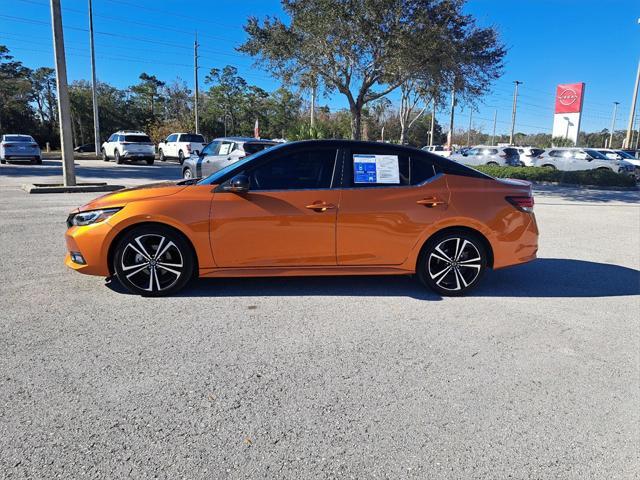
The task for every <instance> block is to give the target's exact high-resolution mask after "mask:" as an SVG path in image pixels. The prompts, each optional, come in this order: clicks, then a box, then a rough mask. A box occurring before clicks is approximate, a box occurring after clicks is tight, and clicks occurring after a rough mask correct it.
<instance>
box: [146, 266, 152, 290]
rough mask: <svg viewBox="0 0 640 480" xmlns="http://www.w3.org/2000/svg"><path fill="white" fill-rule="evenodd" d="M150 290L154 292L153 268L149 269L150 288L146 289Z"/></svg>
mask: <svg viewBox="0 0 640 480" xmlns="http://www.w3.org/2000/svg"><path fill="white" fill-rule="evenodd" d="M146 290H147V291H149V292H153V270H150V271H149V288H147V289H146Z"/></svg>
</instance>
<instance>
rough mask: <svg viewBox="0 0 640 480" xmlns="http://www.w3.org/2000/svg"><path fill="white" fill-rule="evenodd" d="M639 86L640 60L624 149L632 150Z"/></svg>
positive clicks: (639, 61)
mask: <svg viewBox="0 0 640 480" xmlns="http://www.w3.org/2000/svg"><path fill="white" fill-rule="evenodd" d="M639 22H640V20H639ZM638 84H640V60H638V73H636V86H635V87H634V88H633V96H632V97H631V111H630V112H629V125H628V126H627V136H626V138H625V139H624V143H623V144H622V148H631V130H632V129H633V117H634V116H635V114H636V102H637V101H638Z"/></svg>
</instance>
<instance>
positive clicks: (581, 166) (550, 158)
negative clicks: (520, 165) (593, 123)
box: [533, 147, 635, 174]
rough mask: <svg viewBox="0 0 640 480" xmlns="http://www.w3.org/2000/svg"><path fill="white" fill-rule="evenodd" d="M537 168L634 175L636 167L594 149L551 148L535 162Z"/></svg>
mask: <svg viewBox="0 0 640 480" xmlns="http://www.w3.org/2000/svg"><path fill="white" fill-rule="evenodd" d="M533 165H534V166H535V167H545V168H552V169H554V170H562V171H575V170H596V169H602V170H611V171H612V172H616V173H626V174H633V172H634V169H635V167H634V165H632V164H631V163H629V162H626V161H624V160H612V159H609V158H607V157H606V156H605V155H603V154H601V153H600V152H598V151H597V150H594V149H592V148H576V147H574V148H550V149H549V150H546V151H545V152H543V153H542V154H540V155H538V156H537V157H536V158H535V159H534V160H533Z"/></svg>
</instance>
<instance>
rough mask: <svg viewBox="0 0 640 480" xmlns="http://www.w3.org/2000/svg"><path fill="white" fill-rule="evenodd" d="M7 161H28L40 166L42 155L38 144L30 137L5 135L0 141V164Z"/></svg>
mask: <svg viewBox="0 0 640 480" xmlns="http://www.w3.org/2000/svg"><path fill="white" fill-rule="evenodd" d="M8 160H29V161H30V162H31V163H35V164H38V165H42V153H41V152H40V147H39V146H38V142H36V141H35V140H34V139H33V137H32V136H31V135H21V134H7V135H2V139H1V140H0V163H3V164H4V163H7V161H8Z"/></svg>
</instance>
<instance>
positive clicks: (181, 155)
mask: <svg viewBox="0 0 640 480" xmlns="http://www.w3.org/2000/svg"><path fill="white" fill-rule="evenodd" d="M178 163H179V164H180V165H182V164H183V163H184V153H182V150H179V151H178Z"/></svg>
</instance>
